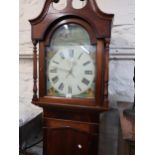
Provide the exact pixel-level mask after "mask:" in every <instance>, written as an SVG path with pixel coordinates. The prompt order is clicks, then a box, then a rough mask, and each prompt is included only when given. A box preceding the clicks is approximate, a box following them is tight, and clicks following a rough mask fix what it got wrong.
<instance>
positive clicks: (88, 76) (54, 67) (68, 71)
mask: <svg viewBox="0 0 155 155" xmlns="http://www.w3.org/2000/svg"><path fill="white" fill-rule="evenodd" d="M48 78H49V81H50V83H51V86H53V87H54V89H55V90H57V91H58V92H59V93H60V94H62V95H64V96H66V97H68V98H71V97H72V96H74V95H78V94H81V93H83V92H85V91H87V90H88V89H89V88H91V86H92V83H93V81H94V78H95V65H94V61H93V59H92V58H91V56H90V53H89V51H88V50H87V49H86V48H85V47H84V46H77V47H76V46H74V47H73V46H71V47H69V48H67V49H64V48H62V49H61V48H60V49H59V50H58V52H56V54H55V55H54V56H53V57H52V58H51V60H50V63H49V67H48Z"/></svg>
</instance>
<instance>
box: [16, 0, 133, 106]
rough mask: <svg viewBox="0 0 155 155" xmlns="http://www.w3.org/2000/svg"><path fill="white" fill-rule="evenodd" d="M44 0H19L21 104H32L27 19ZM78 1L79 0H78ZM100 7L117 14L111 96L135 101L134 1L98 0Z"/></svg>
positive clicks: (112, 54)
mask: <svg viewBox="0 0 155 155" xmlns="http://www.w3.org/2000/svg"><path fill="white" fill-rule="evenodd" d="M44 1H45V0H33V1H32V0H20V52H19V54H20V56H19V59H20V104H28V105H29V104H31V98H32V86H33V82H32V78H33V77H32V43H31V29H30V24H29V22H28V19H32V18H34V17H36V16H37V15H38V14H39V13H40V11H41V9H42V7H43V4H44ZM76 1H78V0H76ZM97 3H98V6H99V8H100V9H101V10H103V11H104V12H107V13H114V14H115V19H114V26H113V29H112V41H111V45H110V73H109V74H110V80H109V99H110V101H111V104H112V105H115V103H116V102H117V101H118V100H119V101H120V100H122V101H130V102H132V101H133V96H134V86H133V80H132V78H133V68H134V43H135V41H134V30H135V28H134V0H97Z"/></svg>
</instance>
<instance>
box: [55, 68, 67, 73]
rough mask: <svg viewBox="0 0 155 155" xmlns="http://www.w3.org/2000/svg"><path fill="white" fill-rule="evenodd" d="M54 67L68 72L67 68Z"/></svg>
mask: <svg viewBox="0 0 155 155" xmlns="http://www.w3.org/2000/svg"><path fill="white" fill-rule="evenodd" d="M55 68H57V69H59V70H62V71H65V72H69V71H70V70H69V69H66V68H61V67H55Z"/></svg>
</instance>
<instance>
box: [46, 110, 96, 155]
mask: <svg viewBox="0 0 155 155" xmlns="http://www.w3.org/2000/svg"><path fill="white" fill-rule="evenodd" d="M43 133H44V140H43V145H44V147H43V154H44V155H97V154H98V133H99V113H96V112H94V113H92V111H91V112H90V113H85V112H80V111H71V110H64V109H52V108H51V109H47V108H44V117H43Z"/></svg>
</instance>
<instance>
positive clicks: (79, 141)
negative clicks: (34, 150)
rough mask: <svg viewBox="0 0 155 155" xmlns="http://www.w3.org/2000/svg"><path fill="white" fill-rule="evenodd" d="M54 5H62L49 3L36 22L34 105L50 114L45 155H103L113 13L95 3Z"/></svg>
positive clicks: (45, 117) (54, 0) (45, 116)
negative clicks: (102, 126)
mask: <svg viewBox="0 0 155 155" xmlns="http://www.w3.org/2000/svg"><path fill="white" fill-rule="evenodd" d="M77 1H78V0H77ZM79 1H80V0H79ZM54 3H59V1H58V0H46V2H45V4H44V7H43V10H42V12H41V14H40V15H39V16H38V17H37V18H35V19H32V20H30V23H31V26H32V42H33V45H34V49H33V68H34V69H33V79H34V85H33V99H32V103H33V104H35V105H38V106H41V107H42V108H43V111H44V112H43V133H44V139H43V145H44V146H43V154H44V155H97V154H98V136H99V135H98V133H99V131H98V129H99V115H100V113H101V112H104V111H107V110H108V63H109V44H110V36H111V26H112V19H113V14H106V13H103V12H101V11H100V10H99V9H98V7H97V4H96V1H95V0H87V2H86V5H85V6H84V7H83V8H81V9H75V8H73V5H72V0H67V5H66V7H65V8H64V9H63V10H56V9H55V8H54V7H53V4H54ZM37 45H38V46H37ZM37 47H38V49H37ZM38 51H39V52H38ZM37 52H38V54H39V66H37V64H38V63H37ZM37 75H39V76H37Z"/></svg>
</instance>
